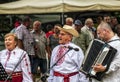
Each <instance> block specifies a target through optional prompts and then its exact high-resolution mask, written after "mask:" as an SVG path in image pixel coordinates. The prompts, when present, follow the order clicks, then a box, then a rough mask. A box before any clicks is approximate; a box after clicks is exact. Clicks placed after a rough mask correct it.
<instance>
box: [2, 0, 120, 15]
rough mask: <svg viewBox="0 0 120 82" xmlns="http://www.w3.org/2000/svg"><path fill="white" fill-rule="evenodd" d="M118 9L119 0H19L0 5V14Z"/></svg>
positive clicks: (119, 7)
mask: <svg viewBox="0 0 120 82" xmlns="http://www.w3.org/2000/svg"><path fill="white" fill-rule="evenodd" d="M88 10H107V11H119V10H120V1H119V0H91V1H90V0H20V1H15V2H11V3H6V4H1V5H0V14H31V13H33V14H34V13H62V12H78V11H88Z"/></svg>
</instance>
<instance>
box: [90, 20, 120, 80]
mask: <svg viewBox="0 0 120 82" xmlns="http://www.w3.org/2000/svg"><path fill="white" fill-rule="evenodd" d="M97 35H98V38H100V39H101V40H103V41H104V42H107V43H108V44H109V45H110V46H112V47H114V48H115V49H117V53H116V54H115V56H114V58H113V60H112V62H111V64H110V66H109V68H108V70H107V71H106V69H107V68H106V66H103V65H102V64H99V63H98V64H96V65H94V66H93V69H94V71H95V72H104V71H106V72H105V75H104V77H103V78H102V80H101V82H120V39H119V37H118V36H117V34H115V33H114V32H113V31H112V29H111V26H110V25H109V24H108V23H106V22H101V23H100V24H99V26H98V28H97ZM92 82H97V81H96V80H95V79H92Z"/></svg>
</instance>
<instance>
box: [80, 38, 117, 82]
mask: <svg viewBox="0 0 120 82" xmlns="http://www.w3.org/2000/svg"><path fill="white" fill-rule="evenodd" d="M116 52H117V50H116V49H115V48H113V47H112V46H110V45H109V44H107V43H104V42H103V41H101V40H98V39H94V40H93V41H92V42H91V43H90V45H89V47H88V49H87V52H86V54H85V58H84V61H83V64H82V67H81V69H80V71H81V72H83V73H84V74H86V75H87V76H88V77H92V78H95V79H97V80H99V81H100V80H101V79H102V78H103V76H104V74H105V72H106V71H107V70H108V69H109V66H110V63H111V62H112V60H113V58H114V56H115V54H116ZM97 63H99V64H102V65H103V66H106V68H107V69H106V70H105V71H104V72H97V73H96V72H95V71H94V70H93V68H92V66H93V65H95V64H97Z"/></svg>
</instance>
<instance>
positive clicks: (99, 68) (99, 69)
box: [93, 64, 106, 72]
mask: <svg viewBox="0 0 120 82" xmlns="http://www.w3.org/2000/svg"><path fill="white" fill-rule="evenodd" d="M93 69H94V71H95V72H103V71H105V70H106V66H103V65H102V64H96V65H94V66H93Z"/></svg>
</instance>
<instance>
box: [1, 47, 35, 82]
mask: <svg viewBox="0 0 120 82" xmlns="http://www.w3.org/2000/svg"><path fill="white" fill-rule="evenodd" d="M8 52H9V51H8V50H7V49H5V50H2V51H1V52H0V62H1V64H2V65H3V67H4V68H5V70H6V72H12V71H13V69H14V68H15V66H16V64H17V63H18V61H20V59H22V57H24V58H23V59H22V61H21V63H20V64H19V65H18V66H17V68H16V69H15V70H14V72H19V71H22V74H23V81H22V82H33V81H32V77H31V67H30V61H29V57H28V54H27V53H26V52H25V51H23V50H22V49H20V48H18V47H16V48H15V49H14V50H12V51H11V54H10V58H8Z"/></svg>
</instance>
